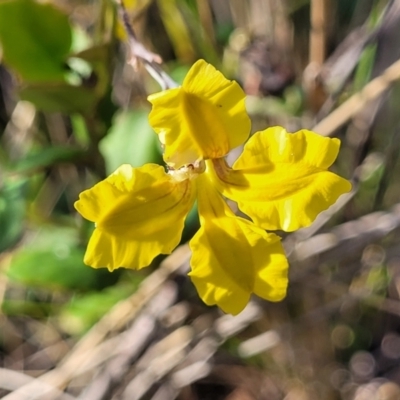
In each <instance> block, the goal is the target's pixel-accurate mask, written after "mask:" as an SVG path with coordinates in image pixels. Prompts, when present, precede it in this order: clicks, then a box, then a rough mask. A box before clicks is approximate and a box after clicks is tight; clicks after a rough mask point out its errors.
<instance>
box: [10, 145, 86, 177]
mask: <svg viewBox="0 0 400 400" xmlns="http://www.w3.org/2000/svg"><path fill="white" fill-rule="evenodd" d="M83 154H84V151H83V150H82V149H79V148H76V147H66V146H51V147H47V148H42V149H40V150H39V151H36V152H35V153H33V154H28V155H27V156H25V157H24V159H22V160H20V161H18V162H17V163H16V164H15V166H14V167H13V168H12V170H13V171H14V172H19V173H26V172H32V171H34V170H37V169H40V168H44V167H48V166H50V165H53V164H55V163H59V162H67V161H71V160H74V159H76V158H77V157H79V156H81V155H83Z"/></svg>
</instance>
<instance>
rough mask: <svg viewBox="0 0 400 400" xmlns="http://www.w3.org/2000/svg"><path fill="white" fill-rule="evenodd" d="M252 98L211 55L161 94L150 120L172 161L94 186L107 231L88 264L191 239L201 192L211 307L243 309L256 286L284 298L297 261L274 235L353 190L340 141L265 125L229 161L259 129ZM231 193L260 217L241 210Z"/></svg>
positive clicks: (93, 200) (200, 254)
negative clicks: (254, 127)
mask: <svg viewBox="0 0 400 400" xmlns="http://www.w3.org/2000/svg"><path fill="white" fill-rule="evenodd" d="M244 97H245V96H244V93H243V91H242V90H241V89H240V87H239V86H238V85H237V83H235V82H232V81H228V80H227V79H225V78H224V77H223V75H222V74H221V73H220V72H218V71H217V70H215V68H213V67H212V66H210V65H209V64H207V63H205V61H202V60H200V61H198V62H197V63H196V64H195V65H194V66H193V67H192V69H191V70H190V71H189V73H188V75H187V76H186V78H185V81H184V83H183V85H182V87H180V88H176V89H170V90H167V91H163V92H160V93H158V94H155V95H153V96H150V101H151V102H152V104H153V110H152V112H151V114H150V117H149V118H150V123H151V125H152V126H153V127H154V129H155V130H156V132H157V133H158V134H159V138H160V140H161V142H162V144H163V145H164V146H165V154H164V159H165V161H166V163H167V164H168V166H169V171H168V173H167V172H165V171H164V169H163V167H161V166H156V165H152V164H149V165H145V166H143V167H141V168H132V167H130V166H128V165H123V166H122V167H120V168H119V169H118V170H117V171H116V172H115V173H114V174H113V175H111V176H110V177H108V178H107V179H105V180H104V181H102V182H100V183H99V184H97V185H95V186H94V187H93V188H92V189H89V190H87V191H85V192H83V193H82V194H81V196H80V199H79V201H77V202H76V203H75V207H76V208H77V210H78V211H79V212H80V213H81V214H82V216H83V217H85V218H86V219H88V220H90V221H93V222H95V224H96V228H95V231H94V233H93V235H92V237H91V239H90V241H89V245H88V249H87V252H86V255H85V263H87V264H88V265H91V266H92V267H95V268H99V267H107V268H109V269H110V270H113V269H115V268H119V267H126V268H135V269H139V268H142V267H145V266H147V265H149V264H150V262H151V261H152V260H153V258H154V257H156V256H157V255H158V254H160V253H162V254H169V253H171V252H172V250H173V249H174V247H175V246H176V245H177V244H178V243H179V241H180V238H181V234H182V230H183V224H184V219H185V217H186V215H187V213H188V212H189V210H190V209H191V207H192V206H193V203H194V201H195V199H196V198H197V204H198V211H199V217H200V225H201V227H200V229H199V231H198V232H197V233H196V234H195V236H194V237H193V238H192V240H191V241H190V243H189V245H190V248H191V250H192V259H191V269H192V270H191V272H190V277H191V279H192V281H193V283H194V285H195V286H196V288H197V290H198V292H199V295H200V297H201V298H202V299H203V301H204V302H205V303H206V304H208V305H213V304H217V305H218V306H219V307H220V308H221V309H222V310H223V311H225V312H227V313H232V314H237V313H239V312H240V311H241V310H242V309H243V308H244V307H245V306H246V304H247V303H248V301H249V298H250V296H251V294H252V293H255V294H256V295H258V296H260V297H262V298H264V299H267V300H270V301H279V300H281V299H282V298H284V297H285V295H286V288H287V282H288V279H287V269H288V263H287V260H286V257H285V255H284V251H283V248H282V245H281V243H280V238H279V237H278V236H277V235H275V234H273V233H267V232H265V229H267V230H277V229H283V230H287V231H292V230H295V229H298V228H300V227H302V226H307V225H309V224H310V223H312V221H313V220H314V219H315V217H316V216H317V214H318V213H319V212H321V211H322V210H324V209H326V208H328V207H329V206H330V205H331V204H333V203H334V202H335V201H336V200H337V198H338V197H339V196H340V195H341V194H343V193H345V192H347V191H349V190H350V188H351V185H350V183H349V182H348V181H346V180H345V179H343V178H341V177H339V176H337V175H335V174H333V173H332V172H329V171H327V168H329V167H330V166H331V165H332V163H333V162H334V160H335V159H336V157H337V154H338V151H339V141H338V140H337V139H329V138H322V137H320V136H318V135H317V134H315V133H313V132H310V131H305V130H303V131H299V132H297V133H295V134H290V133H287V132H286V131H285V130H284V129H283V128H280V127H275V128H269V129H267V130H265V131H263V132H257V133H256V134H254V135H253V136H252V137H251V138H250V139H249V140H248V142H247V144H246V145H245V147H244V150H243V153H242V154H241V156H240V157H239V159H238V160H237V161H236V162H235V164H234V165H233V167H232V168H230V167H229V166H228V165H227V164H226V162H225V159H224V157H225V156H226V154H227V153H228V152H229V151H230V150H232V149H233V148H234V147H237V146H238V145H240V144H242V143H244V142H245V141H246V139H247V138H248V136H249V130H250V120H249V117H248V116H247V113H246V110H245V105H244ZM224 197H227V198H229V199H232V200H234V201H236V202H237V203H238V206H239V208H240V209H241V210H242V211H243V212H244V213H246V214H247V215H248V216H249V217H250V218H251V219H252V221H249V220H246V219H243V218H239V217H237V216H235V215H234V213H233V212H232V211H231V210H230V208H229V207H228V205H227V204H226V202H225V199H224Z"/></svg>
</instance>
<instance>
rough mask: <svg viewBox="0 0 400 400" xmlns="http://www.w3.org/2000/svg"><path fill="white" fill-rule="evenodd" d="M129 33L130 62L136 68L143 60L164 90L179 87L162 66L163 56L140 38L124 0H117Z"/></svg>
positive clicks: (148, 70)
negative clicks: (147, 46) (153, 51)
mask: <svg viewBox="0 0 400 400" xmlns="http://www.w3.org/2000/svg"><path fill="white" fill-rule="evenodd" d="M115 3H116V4H117V6H118V10H119V13H120V16H121V20H122V22H123V24H124V27H125V30H126V33H127V35H128V44H129V50H130V59H129V60H128V63H129V64H131V65H132V66H133V67H134V68H136V66H137V63H138V60H139V61H141V62H142V63H143V65H144V67H145V68H146V70H147V72H148V73H149V74H150V75H151V76H152V77H153V78H154V79H155V80H156V81H157V82H158V83H159V84H160V86H161V89H162V90H166V89H171V88H174V87H177V86H178V84H177V83H176V82H175V81H174V80H173V79H172V78H171V77H170V76H169V75H168V74H167V73H166V72H165V71H164V70H163V69H162V68H161V66H160V64H161V63H162V59H161V57H160V56H159V55H158V54H156V53H152V52H151V51H149V50H148V49H146V47H145V46H144V45H143V44H142V43H141V42H140V41H139V40H138V38H137V36H136V34H135V31H134V29H133V27H132V24H131V23H130V21H129V16H128V13H127V11H126V8H125V5H124V2H123V1H122V0H115Z"/></svg>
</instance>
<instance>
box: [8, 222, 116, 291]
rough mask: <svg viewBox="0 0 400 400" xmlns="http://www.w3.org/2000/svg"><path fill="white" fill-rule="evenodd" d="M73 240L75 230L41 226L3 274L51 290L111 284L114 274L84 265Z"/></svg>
mask: <svg viewBox="0 0 400 400" xmlns="http://www.w3.org/2000/svg"><path fill="white" fill-rule="evenodd" d="M76 238H77V232H76V230H75V229H72V228H66V227H55V226H54V227H51V228H49V227H46V228H45V227H43V228H42V231H40V232H39V233H38V235H37V236H36V238H35V240H34V241H32V242H31V243H28V244H26V245H25V247H24V248H22V249H20V250H19V251H18V252H17V253H16V254H15V255H14V256H13V258H12V260H11V265H10V267H9V269H8V271H7V274H8V276H9V278H10V279H11V280H14V281H17V282H20V283H22V284H24V285H27V286H36V287H42V288H47V289H52V290H56V289H58V290H60V289H64V290H65V289H74V290H81V291H86V290H93V289H100V288H102V287H104V286H107V285H109V284H113V283H115V281H116V280H117V279H118V277H119V274H118V273H117V274H114V273H113V274H111V273H109V272H108V271H107V270H96V269H93V268H90V267H88V266H86V265H84V263H83V255H84V249H83V248H80V247H79V246H77V242H76Z"/></svg>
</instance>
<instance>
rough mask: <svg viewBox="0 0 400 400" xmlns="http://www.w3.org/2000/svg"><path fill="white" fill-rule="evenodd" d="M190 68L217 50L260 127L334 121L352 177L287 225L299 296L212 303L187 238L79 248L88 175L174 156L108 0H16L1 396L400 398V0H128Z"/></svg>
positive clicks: (1, 219) (11, 25) (1, 107)
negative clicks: (298, 222) (329, 202)
mask: <svg viewBox="0 0 400 400" xmlns="http://www.w3.org/2000/svg"><path fill="white" fill-rule="evenodd" d="M126 8H127V11H128V14H129V18H130V20H131V22H132V24H133V27H134V29H135V32H136V34H137V37H138V39H139V40H140V41H141V42H142V43H143V44H144V45H145V46H146V47H147V48H148V49H150V50H151V51H153V52H155V53H156V54H159V55H160V56H161V57H162V59H163V60H164V64H163V66H164V68H165V70H166V71H168V73H169V74H170V75H171V76H172V77H173V78H174V79H175V80H176V81H178V82H181V81H182V80H183V78H184V76H185V74H186V72H187V71H188V69H189V68H190V66H191V64H192V63H193V62H194V61H196V60H197V59H199V58H204V59H205V60H207V61H208V62H210V63H212V64H213V65H215V66H216V67H217V68H218V69H220V70H221V71H223V72H224V74H225V75H226V76H228V77H229V78H231V79H236V80H237V81H238V82H239V83H240V84H241V85H242V87H243V88H244V90H245V92H246V94H247V95H248V99H247V100H248V101H247V107H248V111H249V114H250V115H251V118H252V121H253V132H254V131H257V130H261V129H265V128H266V127H268V126H273V125H282V126H284V127H285V128H286V129H287V130H289V131H292V132H293V131H296V130H298V129H301V128H309V129H312V128H314V129H315V131H317V132H318V133H320V134H322V135H325V136H332V137H338V138H340V139H341V141H342V148H341V152H340V155H339V158H338V161H337V162H336V164H335V166H334V168H333V169H334V170H335V172H337V173H339V174H340V175H342V176H345V177H347V178H348V179H351V180H352V182H353V191H352V192H351V193H350V194H348V195H345V196H343V197H342V198H341V199H340V200H339V202H338V203H337V204H336V205H335V206H334V207H333V208H332V209H330V210H328V211H327V212H325V213H323V214H322V215H321V216H320V217H319V218H318V219H317V221H316V222H315V223H314V225H313V226H311V227H310V228H307V229H303V230H301V231H299V232H296V233H294V234H291V235H285V236H284V245H285V248H286V251H287V254H288V256H289V260H290V264H291V268H290V275H291V280H290V286H289V291H288V296H287V298H286V299H285V300H284V301H282V302H280V303H277V304H273V303H267V302H264V301H260V300H259V299H254V300H253V301H252V302H251V303H250V305H249V306H248V307H247V308H246V309H245V311H244V312H243V313H242V314H240V315H239V316H237V317H230V316H226V315H223V314H222V313H221V312H220V311H219V310H218V309H216V308H210V307H206V306H205V305H204V304H202V302H201V301H200V300H199V299H198V296H197V294H196V292H195V290H194V287H193V286H192V285H191V283H190V281H189V279H188V278H187V277H186V273H187V271H188V260H189V257H190V254H189V250H188V248H187V246H186V245H184V243H185V242H186V241H187V240H188V239H190V237H191V235H192V234H193V232H195V231H196V229H197V227H198V221H197V219H196V216H195V215H196V213H195V212H194V213H193V215H190V216H189V218H188V220H187V223H186V227H185V231H184V235H183V238H182V243H183V244H182V246H181V247H180V248H178V249H177V250H176V251H175V252H174V253H173V254H172V255H171V256H169V257H166V258H165V257H159V258H157V259H156V260H154V262H153V264H152V265H151V266H150V267H149V268H146V269H143V270H141V271H130V270H118V271H115V272H113V273H109V272H108V271H107V270H94V269H91V268H89V267H86V266H85V265H84V264H83V262H82V259H83V255H84V252H85V248H86V244H87V241H88V238H89V237H90V235H91V232H92V230H93V226H92V224H91V223H88V222H87V221H83V220H82V219H81V218H80V217H79V216H78V215H77V213H76V212H75V210H74V208H73V203H74V201H75V200H76V199H77V197H78V195H79V193H80V192H81V191H82V190H84V189H86V188H89V187H91V186H92V185H93V184H95V183H96V182H98V181H99V180H101V179H103V178H105V177H106V176H107V174H109V173H111V172H112V171H114V170H115V169H116V168H117V167H118V166H119V165H121V164H122V163H130V164H132V165H133V166H141V165H142V164H144V163H146V162H155V163H162V152H161V149H160V147H159V144H158V142H157V137H156V135H155V134H154V132H153V131H152V129H151V128H150V127H149V125H148V122H147V116H148V112H149V108H150V107H149V103H148V102H147V100H146V97H147V95H148V94H150V93H154V92H156V91H159V90H160V88H159V86H158V85H157V83H156V82H155V81H154V80H152V78H151V77H150V76H149V75H148V74H147V72H146V71H145V69H144V68H143V66H141V65H140V64H139V65H138V66H137V68H136V69H134V68H132V66H131V65H129V64H127V59H128V58H129V54H128V53H127V45H126V34H125V32H124V29H123V26H122V25H121V23H120V22H119V16H118V10H117V8H116V5H115V4H114V3H113V2H112V1H111V0H99V1H90V0H51V1H47V2H44V1H34V0H2V1H0V306H1V308H0V397H2V398H4V399H8V400H12V399H14V400H18V399H66V400H68V399H69V400H71V399H85V400H86V399H105V400H107V399H126V400H128V399H129V400H132V399H158V400H163V399H166V400H169V399H175V398H176V399H179V400H197V399H198V400H202V399H204V400H207V399H210V400H213V399H227V400H253V399H254V400H255V399H260V400H264V399H265V400H275V399H276V400H278V399H284V400H321V399H323V400H336V399H345V400H396V399H400V247H399V243H400V163H399V154H400V153H399V150H400V112H399V110H400V86H399V83H398V82H399V79H400V62H399V61H398V60H399V59H400V1H399V0H393V1H390V0H337V1H333V0H241V1H239V0H168V1H163V0H129V1H128V0H127V1H126Z"/></svg>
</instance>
